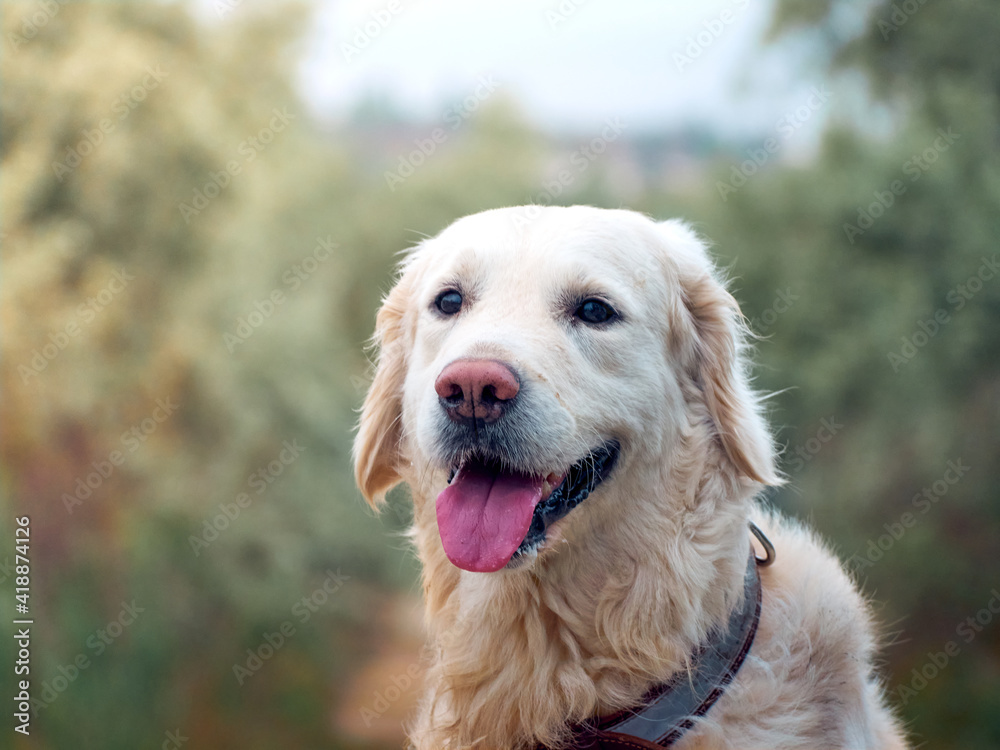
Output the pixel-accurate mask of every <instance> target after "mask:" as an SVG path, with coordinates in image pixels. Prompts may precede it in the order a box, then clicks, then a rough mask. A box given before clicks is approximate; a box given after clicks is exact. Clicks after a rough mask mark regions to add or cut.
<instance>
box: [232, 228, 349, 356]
mask: <svg viewBox="0 0 1000 750" xmlns="http://www.w3.org/2000/svg"><path fill="white" fill-rule="evenodd" d="M339 247H340V245H338V244H337V243H336V242H334V241H333V238H331V237H330V235H327V236H326V237H317V238H316V246H315V247H314V248H313V249H312V252H311V253H309V255H306V256H305V257H304V258H302V259H301V260H299V261H298V262H296V263H294V264H293V265H292V266H291V267H290V268H288V269H287V270H286V271H285V272H284V273H283V274H281V283H282V285H281V286H279V287H275V288H274V289H272V290H271V291H270V293H269V294H268V295H267V296H265V297H264V298H263V299H258V300H254V303H253V309H252V310H250V311H249V312H247V313H246V314H245V315H242V316H240V317H239V318H237V319H236V327H235V328H234V329H233V331H232V332H229V331H224V332H223V334H222V343H224V344H225V345H226V351H227V352H229V353H230V354H232V353H233V352H235V351H236V349H237V347H239V346H240V345H241V344H245V343H246V342H247V340H248V339H249V338H250V337H251V336H253V334H254V332H255V331H256V330H257V329H258V328H260V327H261V326H262V325H264V321H266V320H270V318H271V317H272V316H273V315H274V314H275V313H276V312H277V311H278V308H279V307H281V306H282V305H283V304H285V302H286V301H288V297H287V295H288V294H292V293H295V292H297V291H298V290H299V288H300V287H301V286H302V285H303V284H304V283H305V282H306V280H307V279H308V278H309V277H310V276H312V275H313V274H314V273H316V271H318V270H319V267H320V266H321V265H322V264H323V263H325V262H326V261H327V260H329V259H330V256H331V255H332V254H333V251H334V250H336V249H337V248H339Z"/></svg>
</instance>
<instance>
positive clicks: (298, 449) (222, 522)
mask: <svg viewBox="0 0 1000 750" xmlns="http://www.w3.org/2000/svg"><path fill="white" fill-rule="evenodd" d="M305 450H306V449H305V448H304V447H303V446H301V445H299V441H298V440H292V441H291V442H289V441H288V440H285V441H284V442H283V443H282V444H281V451H280V452H279V453H278V455H277V456H276V457H275V458H274V460H273V461H269V462H268V463H267V464H266V465H263V466H258V467H257V470H256V471H255V472H254V473H253V474H251V475H250V476H248V477H247V487H248V488H249V489H252V490H254V493H255V494H256V495H258V496H259V495H263V494H264V492H266V491H267V488H268V486H269V485H271V484H274V481H275V480H276V479H277V478H278V477H280V476H281V475H282V474H284V473H285V469H287V468H288V467H289V466H291V465H292V464H293V463H295V461H296V460H297V459H298V457H299V455H301V454H302V453H304V452H305ZM252 504H253V498H252V497H251V496H250V494H249V493H247V492H240V493H238V494H237V495H236V497H235V498H233V502H231V503H219V513H218V515H215V516H213V517H212V518H208V519H205V522H204V523H203V524H202V530H201V534H199V535H198V536H195V535H194V534H192V535H190V536H189V537H188V544H190V545H191V551H192V552H194V556H195V557H199V556H200V555H201V551H202V550H203V549H208V546H209V545H210V544H211V543H212V542H214V541H215V540H216V539H218V538H219V535H220V534H221V533H222V532H224V531H225V530H226V529H228V528H229V527H230V525H232V524H233V523H234V522H235V521H236V519H237V518H239V517H240V515H242V513H243V511H244V510H246V509H247V508H249V507H250V506H251V505H252Z"/></svg>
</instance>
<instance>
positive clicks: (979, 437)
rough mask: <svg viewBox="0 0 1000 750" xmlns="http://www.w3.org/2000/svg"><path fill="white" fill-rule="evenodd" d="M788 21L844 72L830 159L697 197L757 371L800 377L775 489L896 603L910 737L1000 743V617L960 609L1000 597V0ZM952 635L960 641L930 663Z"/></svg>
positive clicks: (788, 379)
mask: <svg viewBox="0 0 1000 750" xmlns="http://www.w3.org/2000/svg"><path fill="white" fill-rule="evenodd" d="M859 30H860V31H859ZM775 35H776V36H796V35H799V36H805V37H807V38H808V39H809V40H810V43H811V44H813V45H814V46H813V48H812V50H813V53H814V54H813V61H814V65H813V66H812V67H810V68H808V69H809V71H810V72H811V73H812V74H815V75H817V76H821V80H823V79H826V80H829V76H832V77H833V80H834V81H835V84H834V85H833V91H834V94H833V97H832V100H831V103H830V104H829V105H827V106H828V107H829V111H830V113H831V114H832V117H831V121H832V126H831V128H830V129H829V131H828V133H827V135H826V138H825V140H824V142H823V145H822V149H821V151H820V153H819V155H818V157H817V158H816V160H815V161H814V162H812V163H809V164H806V165H804V166H794V165H789V164H787V163H785V164H782V163H780V162H779V160H778V159H777V158H775V159H773V160H772V161H771V163H770V164H768V163H766V162H765V163H762V166H760V168H759V169H758V166H755V165H754V164H748V162H746V161H743V160H744V159H747V158H748V157H750V156H751V155H752V152H750V151H748V152H747V153H744V154H741V155H740V156H739V157H738V158H737V159H736V160H735V161H734V162H729V161H720V162H719V163H718V168H717V172H716V175H715V178H716V179H715V180H714V185H713V186H709V185H705V186H704V193H702V194H701V195H700V196H698V197H696V198H695V199H690V198H689V199H687V200H686V201H685V202H684V204H683V205H684V208H685V209H687V210H688V215H690V216H692V217H694V218H696V219H698V220H699V227H700V228H701V229H702V230H703V231H705V232H706V233H708V234H709V235H710V236H711V237H712V238H713V239H715V240H717V241H718V244H719V248H720V250H719V252H720V254H721V255H722V256H723V257H724V258H729V259H731V261H732V263H733V275H734V277H735V279H736V283H735V286H736V288H737V290H738V296H739V297H740V298H741V300H742V301H743V303H744V310H745V312H746V314H747V316H748V318H750V319H751V321H752V325H753V327H754V328H755V329H756V330H757V331H758V333H760V334H761V335H762V336H763V339H762V340H761V342H760V344H759V351H760V359H761V360H762V363H763V365H764V366H763V367H762V369H761V372H760V375H759V382H760V383H761V385H762V386H763V387H765V388H766V389H770V390H775V391H778V390H781V389H787V388H789V386H790V387H791V389H790V390H783V391H782V392H781V393H779V395H778V396H776V397H775V398H774V400H773V401H772V404H773V412H774V419H775V420H776V422H778V423H779V424H781V423H784V424H785V425H787V426H788V427H787V428H786V429H783V430H782V438H783V441H784V442H785V444H786V446H787V447H786V451H785V457H784V466H785V470H786V471H787V472H788V474H789V477H790V480H791V482H790V485H789V486H788V487H787V488H785V489H783V490H782V491H781V492H779V493H778V494H777V495H776V497H775V501H776V502H777V503H778V504H779V505H781V506H783V507H785V508H786V509H789V510H791V511H793V512H795V513H797V514H800V515H807V516H809V517H810V519H811V520H813V521H814V522H815V523H816V525H817V526H819V528H821V529H822V530H823V531H824V532H825V533H828V534H829V535H830V536H831V537H832V538H833V540H834V541H835V543H836V544H837V545H838V547H839V551H840V552H841V554H842V556H843V557H844V558H845V559H849V565H850V566H851V567H853V568H854V569H855V571H856V573H857V575H858V577H859V579H860V580H862V581H863V582H864V583H865V585H866V587H867V589H868V590H869V591H871V592H873V594H874V596H875V598H876V600H877V601H880V602H883V603H884V604H883V609H882V610H881V612H880V615H881V617H882V619H883V620H884V621H886V622H887V623H888V628H889V629H890V630H892V631H896V632H895V633H894V634H893V636H892V637H893V638H894V640H896V641H897V642H896V643H895V644H894V645H893V646H892V648H890V649H889V650H888V651H887V652H886V657H887V658H888V660H889V663H890V667H891V668H890V670H889V672H890V675H891V677H890V680H889V687H890V691H891V693H892V695H893V696H894V698H895V700H896V703H897V705H898V706H899V709H900V711H901V713H902V715H903V716H904V717H905V718H906V719H907V721H908V722H909V723H910V725H911V726H912V729H913V733H914V737H915V739H916V740H917V741H926V742H928V743H929V744H930V745H933V746H935V747H961V748H972V747H982V748H986V747H996V746H997V745H998V743H1000V721H998V718H997V714H996V712H995V711H993V710H991V709H987V708H986V706H987V705H988V704H989V703H990V701H995V695H996V685H997V684H998V679H1000V659H998V655H1000V654H998V652H1000V629H998V628H997V627H996V625H995V624H994V625H993V627H991V628H986V627H982V623H981V622H980V623H979V624H977V627H979V629H980V630H981V631H982V632H973V631H972V630H969V627H970V626H969V625H965V628H964V629H963V623H965V622H966V620H967V618H969V617H973V618H975V617H976V616H977V615H979V616H980V619H981V620H982V619H983V618H984V617H985V616H984V615H982V614H981V612H982V611H983V609H984V608H985V607H987V605H988V604H989V603H990V602H991V601H992V602H993V606H994V607H996V606H997V605H998V604H1000V597H997V598H994V597H995V596H996V591H997V588H996V587H997V583H998V582H1000V563H998V561H997V556H996V537H997V528H998V522H1000V502H998V501H1000V496H998V489H997V488H998V487H1000V461H998V447H1000V430H998V416H1000V369H998V364H1000V327H998V325H997V322H998V320H1000V255H998V251H1000V246H998V241H997V238H998V237H1000V211H998V207H1000V148H998V146H1000V144H998V134H1000V59H998V58H997V56H996V54H995V53H994V51H993V48H994V46H995V45H992V44H991V43H990V42H989V40H991V39H996V38H998V36H1000V13H998V10H997V6H996V4H995V3H992V2H987V1H986V0H982V1H972V2H963V3H957V4H954V3H953V4H948V5H942V4H934V3H927V4H924V3H920V2H905V3H900V2H894V3H890V2H875V3H864V4H856V3H847V2H838V1H836V0H830V1H828V2H818V3H817V2H799V1H798V0H783V1H782V2H780V3H779V4H778V11H777V16H776V19H775ZM826 65H828V66H829V70H824V69H823V67H824V66H826ZM859 73H860V74H861V75H862V76H863V77H862V78H860V79H859V77H858V74H859ZM859 113H860V114H861V115H862V116H860V117H859ZM770 135H772V136H775V137H776V138H777V140H778V141H779V143H780V141H781V139H780V130H779V132H778V133H775V134H770ZM757 153H758V154H759V153H766V152H765V151H761V150H758V152H757ZM758 161H760V159H758ZM776 165H777V166H776ZM720 185H726V186H728V188H731V189H720V188H719V186H720ZM678 205H680V202H679V201H677V200H676V199H671V198H667V197H662V196H661V197H660V198H652V199H650V201H649V207H650V209H651V210H652V211H654V212H655V213H664V208H665V207H669V208H668V211H669V210H671V209H676V208H677V206H678ZM793 426H794V427H793ZM965 467H968V468H965ZM991 617H992V615H991ZM970 634H971V636H972V637H970ZM949 641H951V642H954V644H955V645H956V646H957V647H959V648H960V650H961V654H960V656H959V657H956V658H954V659H951V663H950V664H948V665H947V667H940V664H938V665H935V664H934V663H933V659H934V658H938V657H935V656H934V655H936V654H940V653H942V651H943V649H944V648H945V647H946V645H947V644H948V642H949ZM929 663H930V666H929V667H928V666H927V665H928V664H929ZM914 670H916V671H914ZM932 673H933V674H935V675H937V676H935V677H934V678H933V679H929V680H928V679H926V675H927V674H932ZM938 673H939V674H938ZM987 685H992V687H989V688H987V687H986V686H987ZM959 695H964V696H965V698H964V699H958V698H957V696H959ZM953 696H956V697H955V698H953Z"/></svg>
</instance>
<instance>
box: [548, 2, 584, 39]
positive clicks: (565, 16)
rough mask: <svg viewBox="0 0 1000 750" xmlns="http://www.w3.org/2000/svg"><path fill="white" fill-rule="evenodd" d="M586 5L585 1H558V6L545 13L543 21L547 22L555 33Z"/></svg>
mask: <svg viewBox="0 0 1000 750" xmlns="http://www.w3.org/2000/svg"><path fill="white" fill-rule="evenodd" d="M586 4H587V0H560V2H559V4H558V5H555V6H553V7H551V8H549V9H548V10H547V11H545V20H546V21H547V22H548V24H549V28H550V29H551V30H552V31H555V30H556V29H557V28H558V27H560V26H562V25H563V24H564V23H566V22H567V21H568V20H569V19H570V18H572V17H573V16H575V15H576V12H577V11H578V10H580V8H582V7H583V6H584V5H586Z"/></svg>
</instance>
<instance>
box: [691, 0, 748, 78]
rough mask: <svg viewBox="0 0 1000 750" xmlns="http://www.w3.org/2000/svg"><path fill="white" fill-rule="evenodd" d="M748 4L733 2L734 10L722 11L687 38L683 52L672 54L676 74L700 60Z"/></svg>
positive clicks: (739, 1) (734, 0)
mask: <svg viewBox="0 0 1000 750" xmlns="http://www.w3.org/2000/svg"><path fill="white" fill-rule="evenodd" d="M748 4H749V0H733V3H732V5H733V8H735V9H736V10H733V8H726V9H724V10H722V11H721V12H720V13H719V15H718V16H716V17H715V18H712V19H710V20H708V21H705V22H704V23H703V24H702V27H703V28H702V30H701V31H699V32H698V33H697V34H694V35H692V36H689V37H688V38H687V44H686V45H685V46H684V51H683V52H674V67H675V68H677V72H678V73H683V72H684V69H685V68H686V67H688V66H689V65H691V64H693V63H694V61H695V60H697V59H698V58H700V57H701V56H702V54H704V52H705V50H707V49H708V48H709V47H711V46H712V45H713V44H714V43H715V41H716V40H717V39H718V38H719V37H721V36H722V34H723V33H724V32H725V30H726V29H727V28H729V27H730V26H731V25H732V24H733V23H735V22H736V19H737V17H738V16H739V14H740V11H742V10H744V9H746V7H747V5H748Z"/></svg>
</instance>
